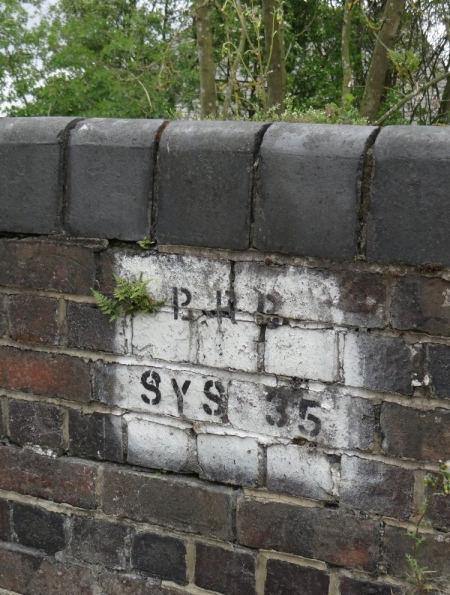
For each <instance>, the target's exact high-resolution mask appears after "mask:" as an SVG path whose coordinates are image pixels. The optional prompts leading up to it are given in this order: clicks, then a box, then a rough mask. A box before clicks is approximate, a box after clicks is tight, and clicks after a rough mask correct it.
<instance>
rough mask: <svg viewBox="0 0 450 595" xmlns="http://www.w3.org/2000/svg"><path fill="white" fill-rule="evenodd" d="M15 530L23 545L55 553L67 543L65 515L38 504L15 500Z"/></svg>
mask: <svg viewBox="0 0 450 595" xmlns="http://www.w3.org/2000/svg"><path fill="white" fill-rule="evenodd" d="M12 521H13V530H14V533H15V534H16V536H17V540H18V542H19V543H21V544H22V545H27V546H29V547H34V548H37V549H39V550H44V551H45V552H47V553H48V554H54V553H55V552H57V551H59V550H61V549H62V548H63V547H64V545H65V541H66V540H65V534H64V522H65V516H64V515H62V514H57V513H56V512H49V511H48V510H45V509H43V508H39V507H37V506H30V505H28V504H21V503H20V502H14V503H13V505H12Z"/></svg>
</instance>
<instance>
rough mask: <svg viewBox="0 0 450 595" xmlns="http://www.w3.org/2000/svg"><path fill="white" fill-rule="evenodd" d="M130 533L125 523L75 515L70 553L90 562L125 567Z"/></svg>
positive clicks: (118, 567)
mask: <svg viewBox="0 0 450 595" xmlns="http://www.w3.org/2000/svg"><path fill="white" fill-rule="evenodd" d="M128 533H129V529H128V528H127V527H125V526H124V525H118V524H114V523H108V522H105V521H99V520H96V519H91V518H86V517H77V516H74V517H73V521H72V532H71V539H70V545H69V550H70V554H71V555H72V556H73V557H74V558H77V559H78V560H82V561H83V562H88V563H89V564H102V565H103V566H107V567H109V568H117V569H122V568H125V565H126V557H125V538H126V537H127V535H128Z"/></svg>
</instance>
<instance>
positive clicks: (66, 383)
mask: <svg viewBox="0 0 450 595" xmlns="http://www.w3.org/2000/svg"><path fill="white" fill-rule="evenodd" d="M0 386H1V387H3V388H7V389H10V390H18V391H22V392H25V393H33V394H35V395H42V396H44V397H56V398H60V399H66V400H68V401H78V402H84V403H86V402H88V401H89V400H90V398H91V386H90V376H89V364H87V363H86V362H84V361H83V360H82V359H80V358H77V357H69V356H68V355H59V354H57V355H56V354H52V353H40V352H33V351H23V350H21V349H14V348H12V347H1V348H0Z"/></svg>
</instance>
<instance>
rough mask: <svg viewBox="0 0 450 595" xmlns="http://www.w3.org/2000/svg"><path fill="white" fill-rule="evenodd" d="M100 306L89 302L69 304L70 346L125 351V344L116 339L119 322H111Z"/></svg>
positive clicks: (94, 349) (68, 330)
mask: <svg viewBox="0 0 450 595" xmlns="http://www.w3.org/2000/svg"><path fill="white" fill-rule="evenodd" d="M109 318H110V317H109V316H105V315H104V314H102V313H101V312H100V310H99V309H98V308H95V307H93V306H90V305H88V304H77V303H76V302H68V304H67V334H68V338H69V347H76V348H78V349H91V350H93V351H112V352H115V353H123V352H124V349H123V345H121V344H120V341H118V340H117V339H116V337H117V336H118V335H119V332H118V331H119V328H118V327H119V324H120V323H118V322H117V321H116V322H110V321H109Z"/></svg>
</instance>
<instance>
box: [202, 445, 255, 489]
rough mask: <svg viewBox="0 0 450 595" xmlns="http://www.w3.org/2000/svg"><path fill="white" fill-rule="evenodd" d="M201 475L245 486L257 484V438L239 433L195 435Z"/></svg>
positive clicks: (205, 477)
mask: <svg viewBox="0 0 450 595" xmlns="http://www.w3.org/2000/svg"><path fill="white" fill-rule="evenodd" d="M197 448H198V462H199V465H200V477H203V478H204V479H209V480H212V481H220V482H223V483H232V484H237V485H244V486H256V485H258V484H259V483H260V455H259V446H258V441H257V440H255V439H254V438H240V437H238V436H217V435H214V434H200V435H199V436H198V437H197Z"/></svg>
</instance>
